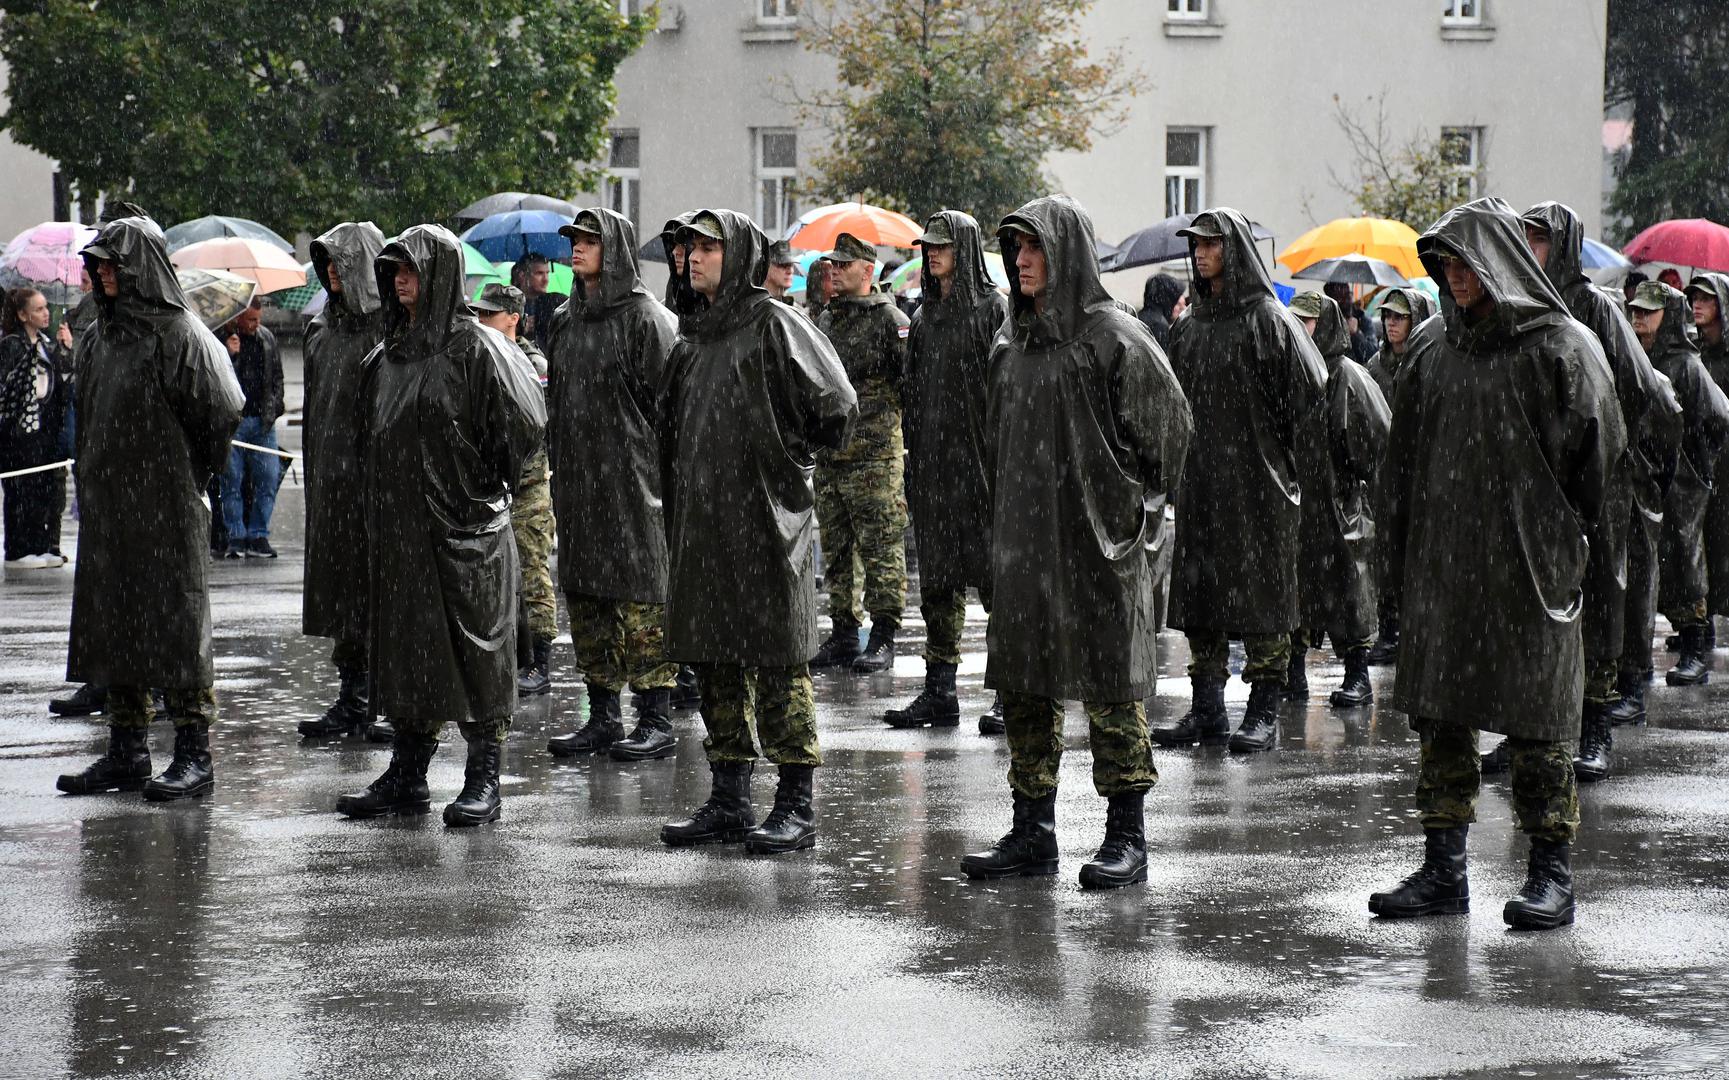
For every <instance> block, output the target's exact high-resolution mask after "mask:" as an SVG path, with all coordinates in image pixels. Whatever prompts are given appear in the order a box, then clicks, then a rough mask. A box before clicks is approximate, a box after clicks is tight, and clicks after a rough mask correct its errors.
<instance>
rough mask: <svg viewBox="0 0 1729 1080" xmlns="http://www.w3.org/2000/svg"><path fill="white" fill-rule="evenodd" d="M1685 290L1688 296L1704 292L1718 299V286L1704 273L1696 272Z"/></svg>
mask: <svg viewBox="0 0 1729 1080" xmlns="http://www.w3.org/2000/svg"><path fill="white" fill-rule="evenodd" d="M1684 291H1685V292H1686V293H1687V295H1688V296H1692V295H1693V294H1694V293H1696V292H1702V293H1704V294H1705V295H1706V296H1709V297H1710V298H1711V299H1713V300H1715V299H1717V289H1716V286H1715V285H1714V284H1713V283H1712V281H1711V279H1710V278H1708V277H1706V276H1705V275H1704V274H1694V275H1693V280H1692V281H1689V282H1688V283H1687V288H1686V289H1685V290H1684Z"/></svg>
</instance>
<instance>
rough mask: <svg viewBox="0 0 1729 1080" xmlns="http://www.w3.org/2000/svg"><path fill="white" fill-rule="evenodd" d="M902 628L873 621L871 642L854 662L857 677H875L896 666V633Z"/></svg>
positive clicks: (866, 644)
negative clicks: (880, 672)
mask: <svg viewBox="0 0 1729 1080" xmlns="http://www.w3.org/2000/svg"><path fill="white" fill-rule="evenodd" d="M899 629H900V627H898V626H896V625H895V624H893V623H884V622H878V621H877V620H876V619H872V620H871V636H870V640H869V641H868V642H866V643H865V650H864V652H862V653H860V654H859V655H858V657H857V659H855V660H854V661H853V662H852V669H853V673H854V674H855V675H875V674H876V673H877V672H879V671H887V670H889V669H890V668H892V667H894V666H895V631H897V630H899Z"/></svg>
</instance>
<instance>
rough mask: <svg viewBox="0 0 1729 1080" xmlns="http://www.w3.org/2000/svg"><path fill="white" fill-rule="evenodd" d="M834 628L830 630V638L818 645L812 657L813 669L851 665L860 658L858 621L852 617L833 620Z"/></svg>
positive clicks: (811, 664)
mask: <svg viewBox="0 0 1729 1080" xmlns="http://www.w3.org/2000/svg"><path fill="white" fill-rule="evenodd" d="M833 623H834V629H832V630H831V631H829V635H828V640H827V641H825V642H823V643H822V644H821V645H818V646H817V649H816V655H815V656H813V657H811V658H810V666H811V669H812V670H815V669H817V668H832V667H851V666H852V662H853V661H854V660H857V659H858V654H859V648H858V623H856V622H853V621H852V620H851V619H835V620H833Z"/></svg>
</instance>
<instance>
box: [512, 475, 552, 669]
mask: <svg viewBox="0 0 1729 1080" xmlns="http://www.w3.org/2000/svg"><path fill="white" fill-rule="evenodd" d="M510 530H511V532H513V533H515V534H516V557H517V561H518V562H519V563H521V565H522V607H523V611H524V612H525V613H526V615H527V621H528V631H529V633H531V634H533V635H534V636H535V637H537V638H539V639H540V640H542V641H551V640H552V639H553V638H555V637H557V636H558V593H557V592H555V591H554V590H553V587H552V566H551V560H552V544H553V533H552V483H551V481H548V480H544V479H542V480H539V481H537V482H535V483H532V484H525V485H523V486H522V487H519V488H517V489H516V498H515V499H514V500H513V501H512V502H511V504H510Z"/></svg>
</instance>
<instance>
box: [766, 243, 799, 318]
mask: <svg viewBox="0 0 1729 1080" xmlns="http://www.w3.org/2000/svg"><path fill="white" fill-rule="evenodd" d="M797 270H798V259H796V258H794V257H793V253H792V245H791V244H788V243H787V242H786V241H785V240H776V241H775V242H774V243H772V244H770V245H769V247H768V276H767V277H765V278H763V282H762V287H763V288H765V289H767V290H768V294H769V295H770V296H772V297H774V298H775V299H776V300H779V301H780V302H781V303H783V304H790V303H792V300H790V299H789V298H788V295H787V294H788V292H789V290H791V289H792V279H793V274H794V272H795V271H797Z"/></svg>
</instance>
